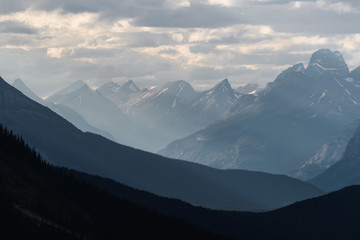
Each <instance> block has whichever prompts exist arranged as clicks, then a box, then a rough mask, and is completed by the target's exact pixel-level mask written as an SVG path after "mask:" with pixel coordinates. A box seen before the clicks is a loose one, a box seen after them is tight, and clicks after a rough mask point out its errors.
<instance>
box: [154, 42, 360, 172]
mask: <svg viewBox="0 0 360 240" xmlns="http://www.w3.org/2000/svg"><path fill="white" fill-rule="evenodd" d="M358 72H359V70H358V69H355V70H353V71H352V72H350V71H349V69H348V67H347V65H346V63H345V60H344V58H343V56H342V55H341V53H339V52H338V51H335V52H332V51H330V50H328V49H321V50H318V51H317V52H315V53H314V54H313V55H312V57H311V59H310V62H309V64H308V66H307V67H306V68H305V67H304V65H303V64H302V63H299V64H296V65H294V66H292V67H290V68H288V69H287V70H285V71H283V72H282V73H281V74H280V75H279V76H278V77H277V78H276V79H275V81H274V82H271V83H269V84H268V85H267V86H266V88H265V89H264V90H262V91H260V92H258V93H257V95H255V96H254V95H251V96H249V95H247V96H242V97H240V98H239V100H238V102H237V103H236V104H235V105H234V106H233V107H232V109H231V110H230V112H231V115H230V116H228V117H227V118H226V119H224V120H222V121H218V122H216V123H214V124H212V125H210V126H208V127H207V128H205V129H203V130H200V131H198V132H196V133H193V134H191V135H189V136H188V137H185V138H183V139H179V140H176V141H174V142H172V143H170V144H169V145H168V146H167V147H166V148H165V149H163V150H161V151H160V152H159V153H160V154H161V155H163V156H167V157H171V158H178V159H184V160H188V161H192V162H196V163H200V164H205V165H208V166H212V167H216V168H221V169H229V168H233V169H234V168H237V169H247V170H257V171H264V172H270V173H282V174H288V173H289V172H292V171H294V170H296V169H300V168H301V167H302V166H303V165H304V164H305V163H306V162H307V161H308V160H309V159H311V158H312V157H314V155H316V153H317V152H319V151H320V149H321V148H322V146H323V145H324V144H326V142H328V141H331V138H332V137H333V136H334V135H335V134H336V133H337V132H340V131H341V129H344V128H345V127H346V126H347V125H349V124H352V123H354V122H355V121H356V120H357V119H358V117H359V115H360V105H359V102H360V78H359V74H358ZM343 147H344V145H343ZM337 160H338V159H337ZM325 163H326V161H324V164H325ZM325 169H326V167H325Z"/></svg>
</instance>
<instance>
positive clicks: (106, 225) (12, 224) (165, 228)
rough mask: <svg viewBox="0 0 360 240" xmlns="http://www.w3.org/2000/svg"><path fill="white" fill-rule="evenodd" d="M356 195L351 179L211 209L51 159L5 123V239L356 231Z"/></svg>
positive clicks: (1, 223)
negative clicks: (328, 187) (281, 203)
mask: <svg viewBox="0 0 360 240" xmlns="http://www.w3.org/2000/svg"><path fill="white" fill-rule="evenodd" d="M79 177H80V178H82V179H84V178H86V179H87V180H86V181H83V180H79ZM89 182H97V185H98V186H101V187H105V188H108V189H109V188H110V187H111V188H113V189H112V191H113V192H116V191H115V190H114V188H115V189H117V190H118V196H121V197H122V199H120V198H118V197H115V196H114V195H112V194H110V193H109V192H108V191H106V190H100V189H99V188H97V187H94V186H93V185H91V184H90V183H89ZM137 197H139V198H138V199H137ZM142 197H143V198H142ZM359 201H360V186H352V187H347V188H345V189H342V190H340V191H337V192H333V193H330V194H327V195H324V196H321V197H317V198H313V199H309V200H305V201H302V202H298V203H295V204H293V205H290V206H288V207H285V208H281V209H278V210H275V211H271V212H266V213H247V212H231V211H211V210H208V209H204V208H199V207H193V206H191V205H189V204H186V203H184V202H180V201H178V200H172V199H167V198H162V197H157V196H155V195H153V194H150V193H146V192H143V191H138V190H135V189H131V188H128V187H126V186H124V185H121V184H118V183H116V182H114V181H111V180H108V179H104V178H98V177H95V176H91V175H88V174H84V173H80V172H74V171H71V170H67V169H65V168H58V167H53V166H51V165H49V164H47V163H45V162H44V161H42V160H41V157H40V155H39V154H37V153H36V152H35V151H34V150H33V149H31V148H30V147H29V146H28V145H26V144H25V142H24V140H22V138H20V137H15V136H14V135H13V134H12V133H10V132H8V131H7V130H5V129H4V128H3V127H2V126H1V127H0V210H1V215H0V236H2V239H20V238H25V237H26V238H29V237H30V238H33V237H36V239H223V237H221V236H220V235H214V234H212V233H210V232H208V231H206V230H202V229H201V228H200V227H204V228H208V229H211V230H212V231H213V232H217V233H222V234H224V235H227V236H232V237H233V238H234V239H359V237H360V230H359V228H358V223H359V222H360V206H359V204H358V203H359ZM133 202H138V203H139V204H135V203H133ZM146 205H147V208H152V210H149V209H147V208H146V207H145V206H146ZM154 206H155V207H154ZM173 208H174V209H173ZM176 208H178V209H176ZM155 209H158V210H159V212H163V213H165V214H166V215H168V216H164V215H162V214H159V213H158V211H156V210H155ZM181 213H182V214H181ZM169 215H171V216H169ZM179 218H182V219H190V221H191V222H193V223H196V225H198V226H200V227H196V226H194V225H191V224H190V223H187V222H186V221H184V220H179Z"/></svg>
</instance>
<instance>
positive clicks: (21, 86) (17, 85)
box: [12, 78, 42, 103]
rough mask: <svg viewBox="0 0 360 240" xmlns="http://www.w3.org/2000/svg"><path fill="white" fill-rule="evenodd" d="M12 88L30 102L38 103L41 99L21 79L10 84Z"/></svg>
mask: <svg viewBox="0 0 360 240" xmlns="http://www.w3.org/2000/svg"><path fill="white" fill-rule="evenodd" d="M12 86H13V87H15V88H16V89H17V90H19V91H20V92H22V93H23V94H24V95H25V96H27V97H28V98H31V99H32V100H34V101H36V102H38V103H40V102H41V101H42V99H41V98H40V97H39V96H37V95H36V94H35V93H34V92H33V91H32V90H31V89H30V88H29V87H28V86H27V85H26V84H25V83H24V82H23V81H22V80H21V79H19V78H18V79H15V81H14V82H13V84H12Z"/></svg>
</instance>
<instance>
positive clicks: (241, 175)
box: [0, 79, 321, 209]
mask: <svg viewBox="0 0 360 240" xmlns="http://www.w3.org/2000/svg"><path fill="white" fill-rule="evenodd" d="M0 110H1V111H0V123H2V124H3V125H4V126H6V127H7V128H8V129H11V130H12V131H14V132H15V133H17V134H21V135H22V137H23V138H24V139H25V140H26V141H27V142H28V143H29V144H30V145H32V146H35V148H36V150H37V151H38V152H39V153H40V154H41V155H42V156H43V157H44V158H45V159H46V160H47V161H49V162H50V163H52V164H55V165H57V166H65V167H69V168H73V169H75V170H81V171H85V172H88V173H91V174H95V175H99V176H103V177H109V178H112V179H114V180H116V181H118V182H120V183H123V184H126V185H128V186H131V187H134V188H137V189H141V190H146V191H150V192H152V193H155V194H158V195H161V196H166V197H172V198H178V199H182V200H184V201H187V202H189V203H191V204H194V205H201V206H206V207H212V208H231V209H267V208H274V207H279V206H282V205H286V204H289V203H292V202H295V201H298V200H301V199H305V198H309V197H314V196H316V195H319V194H321V191H320V190H318V189H317V188H315V187H314V186H312V185H310V184H307V183H304V182H301V181H298V180H295V179H292V178H289V177H287V176H282V175H271V174H265V173H259V172H247V171H239V170H229V171H224V170H216V169H212V168H209V167H205V166H202V165H198V164H194V163H189V162H185V161H181V160H174V159H168V158H164V157H161V156H159V155H155V154H151V153H147V152H144V151H140V150H136V149H133V148H130V147H126V146H123V145H120V144H117V143H114V142H112V141H110V140H108V139H106V138H103V137H101V136H99V135H95V134H91V133H84V132H82V131H80V130H79V129H77V128H75V127H74V126H73V125H72V124H70V123H69V122H67V121H66V120H64V119H63V118H62V117H60V116H58V115H57V114H56V113H54V112H52V111H51V110H50V109H48V108H47V107H44V106H42V105H40V104H38V103H36V102H34V101H32V100H31V99H29V98H28V97H26V96H25V95H23V94H22V93H21V92H20V91H18V90H16V89H15V88H13V87H12V86H10V85H8V84H7V83H6V82H5V81H4V80H3V79H0Z"/></svg>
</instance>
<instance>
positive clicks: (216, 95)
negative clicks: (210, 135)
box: [98, 79, 241, 152]
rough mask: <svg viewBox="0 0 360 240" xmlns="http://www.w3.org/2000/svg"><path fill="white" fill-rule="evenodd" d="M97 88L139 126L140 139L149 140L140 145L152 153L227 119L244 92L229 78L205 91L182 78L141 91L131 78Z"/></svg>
mask: <svg viewBox="0 0 360 240" xmlns="http://www.w3.org/2000/svg"><path fill="white" fill-rule="evenodd" d="M98 91H99V92H101V93H102V94H103V95H104V96H105V97H107V98H108V99H109V100H111V101H112V102H114V103H115V104H116V105H117V106H118V107H119V108H120V109H121V110H122V111H124V113H125V114H127V116H128V117H129V118H130V119H132V121H133V122H134V123H137V125H138V126H140V129H141V130H140V131H141V133H142V134H141V137H139V140H138V142H140V141H144V139H146V140H145V143H144V144H141V146H140V148H141V149H144V150H149V151H153V152H156V151H158V150H160V149H161V148H163V147H165V146H166V145H167V144H168V143H170V142H171V141H174V140H176V139H178V138H181V137H185V136H187V135H189V134H191V133H193V132H195V131H197V130H200V129H203V128H205V127H206V126H208V125H209V124H211V123H213V122H216V121H217V120H219V119H222V118H224V117H225V116H226V115H227V113H228V112H229V110H230V108H231V107H232V106H233V105H234V104H235V103H236V101H237V97H238V96H239V95H241V94H240V93H238V92H235V91H234V90H233V89H232V88H231V85H230V83H229V81H228V80H227V79H224V80H223V81H221V82H220V83H219V84H217V85H216V86H214V87H213V88H211V89H209V90H207V91H203V92H197V91H195V90H194V89H193V87H192V86H191V85H190V84H189V83H187V82H186V81H183V80H179V81H173V82H168V83H166V84H164V85H162V86H159V87H155V88H152V89H150V90H147V89H144V90H142V91H140V90H139V88H138V87H137V86H136V85H135V83H134V82H133V81H131V80H129V81H128V82H126V83H125V84H123V85H122V86H120V85H118V84H116V83H106V84H104V85H103V86H101V87H99V88H98Z"/></svg>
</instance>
